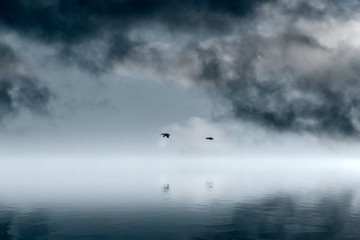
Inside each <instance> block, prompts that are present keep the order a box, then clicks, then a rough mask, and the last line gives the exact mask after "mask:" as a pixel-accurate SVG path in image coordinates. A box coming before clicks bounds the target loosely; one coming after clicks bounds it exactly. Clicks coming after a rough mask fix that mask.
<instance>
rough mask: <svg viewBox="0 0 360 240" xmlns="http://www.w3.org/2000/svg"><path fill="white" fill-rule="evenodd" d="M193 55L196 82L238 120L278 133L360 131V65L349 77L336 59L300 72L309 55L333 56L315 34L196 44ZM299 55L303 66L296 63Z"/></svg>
mask: <svg viewBox="0 0 360 240" xmlns="http://www.w3.org/2000/svg"><path fill="white" fill-rule="evenodd" d="M226 48H229V49H228V50H226ZM191 51H192V52H196V53H197V55H196V56H197V61H198V62H199V65H200V67H199V71H198V72H197V74H196V75H195V76H194V79H195V80H196V82H197V83H199V84H201V85H205V86H207V87H208V88H209V89H211V90H212V91H214V92H215V93H220V94H221V95H222V96H223V97H225V98H226V99H227V100H229V102H230V104H231V106H232V110H233V113H234V115H235V117H237V118H239V119H242V120H245V121H250V122H253V123H255V124H259V125H262V126H264V127H266V128H269V129H273V130H277V131H292V132H304V131H305V132H312V133H328V134H339V135H347V136H350V135H357V134H358V133H359V129H358V125H357V122H358V119H359V114H358V111H359V103H360V97H359V96H360V90H358V89H359V87H360V78H359V77H360V75H359V73H360V72H359V71H358V70H357V69H360V65H359V64H358V63H357V61H356V60H351V64H353V66H352V68H353V70H352V71H349V73H348V74H347V75H341V74H339V72H341V71H346V70H347V69H345V68H343V69H342V68H341V67H338V66H337V63H336V61H335V62H330V63H328V64H329V65H328V66H327V67H325V68H322V67H319V69H315V70H314V69H311V71H308V72H305V73H303V72H302V70H301V69H300V70H299V68H301V65H302V64H304V61H305V60H306V59H308V57H306V56H307V54H309V53H310V52H311V53H314V52H315V53H317V54H322V55H324V56H323V58H327V56H328V54H334V53H332V52H331V51H329V50H328V49H327V48H326V47H323V46H321V44H320V43H318V42H317V41H316V40H315V39H314V38H312V37H310V36H306V35H289V34H282V35H280V36H276V37H275V38H274V37H272V38H267V37H263V36H260V35H251V36H250V35H249V36H247V37H245V38H243V39H241V40H238V41H235V42H234V41H230V42H224V41H219V42H216V43H214V44H212V45H211V46H210V47H202V46H199V45H198V46H192V50H190V52H191ZM271 51H275V52H278V54H273V53H272V52H271ZM224 55H230V56H231V58H232V60H231V61H230V62H229V61H226V57H224ZM336 56H337V54H334V56H333V57H336ZM294 57H295V58H299V59H300V62H292V61H294V59H293V58H294ZM339 57H340V56H339ZM314 64H317V62H314ZM299 65H300V66H299ZM307 68H311V66H310V67H309V66H308V67H307ZM261 71H264V72H265V75H264V76H262V75H261Z"/></svg>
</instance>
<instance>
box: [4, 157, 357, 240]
mask: <svg viewBox="0 0 360 240" xmlns="http://www.w3.org/2000/svg"><path fill="white" fill-rule="evenodd" d="M181 159H182V160H183V162H182V163H181V164H180V163H178V164H177V165H176V166H174V163H176V162H177V161H179V160H181ZM150 160H151V161H152V162H151V161H150ZM81 161H82V160H79V162H80V163H81ZM149 161H150V162H149ZM168 161H169V162H168V164H166V162H165V161H164V160H159V159H158V162H157V161H156V160H154V159H147V160H146V159H131V160H130V159H128V160H123V161H122V162H121V164H115V162H113V161H110V160H102V161H100V160H99V161H95V160H94V161H93V162H91V161H90V162H88V165H87V166H85V165H83V164H79V162H78V164H77V165H75V164H71V161H66V160H63V161H62V162H61V164H60V163H59V162H58V165H56V164H55V165H54V162H51V164H43V165H41V166H42V167H41V168H39V166H40V164H39V165H36V162H34V161H32V163H31V164H28V165H26V164H25V165H23V166H22V167H19V166H17V169H18V171H17V172H16V171H15V170H14V166H16V164H15V165H14V166H13V167H11V164H9V165H8V166H7V167H5V168H2V174H1V177H0V178H1V183H0V190H1V191H0V196H1V200H0V239H26V240H29V239H30V240H31V239H54V240H55V239H61V240H62V239H193V240H195V239H197V240H199V239H324V240H325V239H326V240H328V239H357V237H358V236H359V235H360V230H359V228H358V226H359V225H360V215H359V214H360V208H359V203H360V202H359V201H360V194H359V190H358V188H357V186H358V184H359V183H360V177H359V174H358V168H357V167H356V162H351V161H348V162H340V161H338V162H337V163H332V164H330V162H331V161H329V165H328V166H325V165H323V164H319V166H317V165H316V164H314V165H313V166H312V167H310V166H306V165H305V164H296V163H295V162H294V163H293V165H291V164H286V161H283V160H279V161H274V160H272V164H265V161H266V159H262V160H252V163H251V162H250V160H249V159H248V160H241V161H240V160H238V164H237V165H236V166H237V167H235V165H233V166H232V165H231V160H229V159H222V163H220V160H219V159H218V161H217V162H216V161H214V159H197V160H196V159H189V158H188V159H186V158H178V159H168ZM139 162H142V164H139ZM110 163H112V164H110ZM125 163H127V164H125ZM155 163H156V164H155ZM159 163H162V164H159ZM223 163H227V165H225V164H223ZM245 163H247V164H245ZM261 163H262V164H261ZM31 166H32V167H31ZM60 166H62V168H61V167H60ZM320 166H321V167H320ZM6 168H7V170H8V171H5V170H4V169H6ZM11 168H13V169H11ZM6 173H7V174H6Z"/></svg>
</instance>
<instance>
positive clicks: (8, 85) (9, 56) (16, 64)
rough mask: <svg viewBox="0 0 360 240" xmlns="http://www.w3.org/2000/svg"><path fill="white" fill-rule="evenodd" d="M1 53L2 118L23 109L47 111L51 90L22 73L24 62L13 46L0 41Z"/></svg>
mask: <svg viewBox="0 0 360 240" xmlns="http://www.w3.org/2000/svg"><path fill="white" fill-rule="evenodd" d="M0 53H1V54H0V63H1V65H0V119H2V118H3V117H5V116H9V115H14V114H16V113H18V112H19V111H20V110H21V109H28V110H30V111H32V112H36V113H45V112H46V111H47V110H46V109H47V105H48V103H49V101H50V99H51V97H52V96H53V95H52V93H51V91H50V90H49V89H48V88H47V87H45V86H42V85H41V84H40V83H39V81H38V80H37V79H35V78H34V77H31V76H28V75H26V74H24V73H22V71H23V70H22V69H21V66H22V63H21V61H20V59H19V57H18V56H17V55H16V53H15V52H14V50H13V49H12V48H11V46H9V45H7V44H5V43H1V42H0Z"/></svg>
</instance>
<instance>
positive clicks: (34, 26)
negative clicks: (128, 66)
mask: <svg viewBox="0 0 360 240" xmlns="http://www.w3.org/2000/svg"><path fill="white" fill-rule="evenodd" d="M270 1H271V0H257V1H253V0H243V1H218V0H207V1H193V0H191V1H190V0H185V1H181V2H179V1H175V0H166V1H165V0H151V1H150V0H105V1H103V0H95V1H85V0H69V1H60V0H51V1H41V0H33V1H25V0H12V1H10V0H5V1H1V3H0V22H1V23H2V24H3V25H4V26H5V27H7V28H8V29H11V30H15V31H17V32H19V33H24V34H27V35H30V36H32V37H35V38H37V39H40V40H42V41H45V42H66V43H76V42H79V41H83V40H86V39H87V38H90V37H96V35H97V34H101V33H103V32H104V31H106V30H118V31H120V32H124V31H126V30H127V29H128V28H130V27H133V26H134V25H135V24H139V23H146V22H152V21H153V22H160V23H162V24H165V25H169V26H171V27H176V28H183V29H188V30H189V29H191V30H192V31H197V30H199V28H205V29H208V30H211V31H214V30H215V31H222V30H223V29H225V28H227V23H228V21H227V18H226V16H228V17H243V16H246V15H249V14H251V13H252V12H253V11H254V10H255V7H256V6H257V5H259V4H261V3H266V2H270ZM217 16H218V17H217ZM215 27H218V29H214V28H215Z"/></svg>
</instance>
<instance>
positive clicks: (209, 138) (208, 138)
mask: <svg viewBox="0 0 360 240" xmlns="http://www.w3.org/2000/svg"><path fill="white" fill-rule="evenodd" d="M206 140H214V138H212V137H207V138H206Z"/></svg>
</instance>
